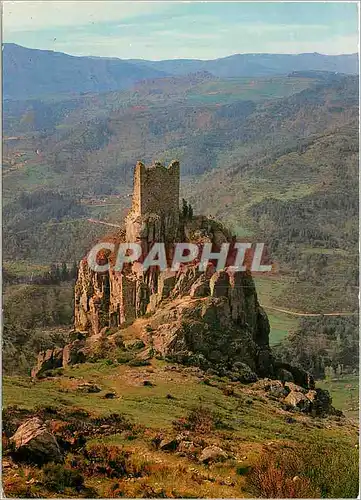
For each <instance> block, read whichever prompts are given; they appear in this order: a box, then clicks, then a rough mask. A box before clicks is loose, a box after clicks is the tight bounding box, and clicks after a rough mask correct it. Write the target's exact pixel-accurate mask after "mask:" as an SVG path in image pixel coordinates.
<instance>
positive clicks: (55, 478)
mask: <svg viewBox="0 0 361 500" xmlns="http://www.w3.org/2000/svg"><path fill="white" fill-rule="evenodd" d="M43 483H44V485H45V486H46V487H47V488H48V489H49V490H51V491H56V492H58V493H63V492H64V490H65V488H75V489H76V491H81V490H82V489H83V487H84V477H83V476H82V474H81V473H80V472H78V471H75V470H72V469H67V468H66V467H64V466H62V465H56V464H48V465H46V466H45V467H44V468H43Z"/></svg>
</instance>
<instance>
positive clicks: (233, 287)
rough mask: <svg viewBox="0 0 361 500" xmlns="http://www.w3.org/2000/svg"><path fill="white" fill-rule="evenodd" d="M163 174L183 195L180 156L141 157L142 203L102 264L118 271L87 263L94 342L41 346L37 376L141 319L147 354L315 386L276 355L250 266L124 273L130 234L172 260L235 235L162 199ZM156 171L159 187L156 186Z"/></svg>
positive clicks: (88, 323) (80, 306)
mask: <svg viewBox="0 0 361 500" xmlns="http://www.w3.org/2000/svg"><path fill="white" fill-rule="evenodd" d="M162 169H163V170H162ZM172 169H173V170H172ZM174 169H175V170H174ZM163 171H164V172H163ZM162 173H164V176H165V178H166V182H167V183H169V180H170V179H171V182H172V187H171V192H172V193H173V196H175V195H176V194H177V193H179V165H178V163H177V162H173V163H172V164H171V165H170V166H169V167H167V168H166V167H163V166H161V165H160V164H155V165H154V166H152V167H144V165H143V164H140V163H138V164H137V167H136V170H135V179H134V195H133V205H132V209H131V211H130V213H129V214H128V216H127V218H126V219H125V227H124V230H123V231H120V232H119V233H118V234H115V235H112V236H111V237H110V238H106V239H105V241H107V242H111V243H113V245H114V247H113V250H111V251H110V250H108V251H104V252H103V253H101V255H100V256H98V261H99V262H100V263H109V269H108V270H107V271H106V272H102V273H99V272H96V271H94V270H92V269H91V268H90V267H89V265H88V262H87V259H86V258H84V259H83V260H82V261H81V263H80V266H79V274H78V279H77V282H76V286H75V331H76V332H81V333H82V335H83V336H84V337H85V339H83V340H79V339H78V340H75V341H74V342H73V343H72V344H70V345H68V346H66V348H64V350H60V349H57V350H54V351H49V352H47V353H40V355H39V359H38V366H37V367H36V368H35V369H34V371H33V375H36V374H39V373H41V372H44V370H47V369H49V368H51V365H52V362H53V361H54V363H53V365H54V366H53V367H54V368H55V367H60V366H64V365H66V364H69V363H72V362H81V361H82V360H84V359H86V356H87V352H89V351H91V349H92V347H91V346H92V345H94V343H96V342H97V341H98V340H101V339H102V338H104V337H105V336H107V337H108V338H111V337H112V335H113V337H114V335H115V336H117V335H118V336H119V335H120V336H121V335H122V332H124V331H126V329H127V327H129V325H131V324H132V323H134V324H138V325H139V327H138V328H137V329H135V330H136V331H137V334H136V337H135V338H138V339H140V340H142V342H144V344H145V351H144V356H147V355H148V356H150V355H152V356H154V355H158V356H163V357H168V358H173V359H174V360H176V361H179V362H182V363H188V364H196V365H198V366H201V367H202V368H204V369H215V370H218V371H219V372H221V373H225V374H227V373H228V374H233V375H232V376H233V377H236V378H237V376H238V377H239V380H244V381H254V380H256V379H257V376H263V377H266V376H267V377H277V376H280V374H282V373H283V372H285V371H287V373H288V374H289V376H290V377H291V378H293V379H294V381H295V382H296V383H298V384H300V385H301V386H304V387H309V388H312V387H311V386H312V383H311V384H310V380H309V378H307V375H306V374H305V373H304V372H302V371H300V370H296V369H293V368H292V367H290V366H289V365H287V367H285V366H282V365H280V364H279V363H277V362H276V361H275V360H273V359H272V356H271V352H270V348H269V322H268V319H267V315H266V314H265V312H264V310H263V309H262V308H261V306H260V305H259V302H258V299H257V293H256V289H255V285H254V281H253V279H252V276H251V274H250V272H249V271H244V272H234V271H232V269H231V267H229V265H228V262H227V263H226V265H225V266H224V269H222V270H221V271H216V269H215V266H214V265H212V261H210V262H211V265H209V266H208V267H207V269H206V271H204V272H203V271H200V270H199V269H198V267H197V265H196V263H195V262H194V261H193V262H191V263H189V264H183V265H182V266H181V267H180V269H179V270H178V271H170V270H169V269H167V270H165V271H160V270H159V268H158V267H151V268H149V269H148V270H147V271H145V272H143V271H142V269H141V267H140V265H139V263H137V262H134V263H129V264H127V265H126V266H125V267H124V268H123V270H122V271H121V272H119V271H117V270H115V268H114V264H115V261H116V254H117V249H118V246H119V244H120V243H123V242H126V241H129V239H131V240H132V241H136V242H138V243H141V245H142V247H143V249H145V250H149V248H150V247H151V245H152V244H153V243H154V242H164V243H165V245H166V252H167V258H170V257H171V255H172V248H173V244H174V242H177V241H181V242H189V243H194V244H196V245H198V246H202V245H204V243H210V244H212V249H213V251H216V250H217V249H219V248H220V246H221V244H222V243H225V242H228V243H230V245H233V244H234V242H235V240H234V238H232V235H231V233H230V232H229V231H228V230H227V229H226V228H224V227H223V226H222V224H220V223H219V222H217V221H215V220H213V219H209V218H206V217H203V216H194V215H193V213H192V209H191V208H190V207H189V206H187V204H185V205H184V206H183V210H182V211H179V208H177V210H178V211H177V214H176V213H175V206H177V207H178V202H177V205H175V203H174V201H173V202H172V204H171V209H170V211H171V214H168V213H167V210H166V207H165V205H164V204H163V203H162V202H161V201H160V200H161V195H162V189H166V187H167V184H166V185H165V186H162V185H161V183H162V181H161V179H162ZM153 178H154V179H155V181H156V192H152V189H150V186H149V182H151V181H152V179H153ZM177 183H178V184H177ZM153 197H154V198H156V199H153ZM149 210H153V212H150V211H149ZM246 255H247V254H246ZM246 259H247V257H246ZM145 319H146V321H145ZM109 334H112V335H110V337H109Z"/></svg>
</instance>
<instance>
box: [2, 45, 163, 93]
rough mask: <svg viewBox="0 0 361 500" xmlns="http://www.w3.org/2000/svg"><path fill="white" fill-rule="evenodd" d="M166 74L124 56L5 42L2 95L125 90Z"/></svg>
mask: <svg viewBox="0 0 361 500" xmlns="http://www.w3.org/2000/svg"><path fill="white" fill-rule="evenodd" d="M163 76H166V73H164V72H162V71H160V70H157V69H153V68H148V67H146V66H144V65H137V64H135V63H131V62H128V61H122V60H121V59H109V58H100V57H99V58H94V57H75V56H70V55H68V54H63V53H61V52H54V51H51V50H38V49H27V48H25V47H21V46H20V45H16V44H13V43H6V44H4V45H3V96H4V98H5V99H7V98H9V99H26V98H30V97H40V96H43V95H49V94H51V95H55V94H59V93H61V94H63V93H64V94H68V93H74V94H79V93H81V92H107V91H112V90H120V89H125V88H128V87H130V86H132V85H133V84H134V83H135V82H137V81H139V80H144V79H148V78H160V77H163Z"/></svg>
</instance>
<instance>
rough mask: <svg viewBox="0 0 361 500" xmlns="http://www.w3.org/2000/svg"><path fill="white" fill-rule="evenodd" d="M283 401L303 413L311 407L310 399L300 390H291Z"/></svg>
mask: <svg viewBox="0 0 361 500" xmlns="http://www.w3.org/2000/svg"><path fill="white" fill-rule="evenodd" d="M284 403H285V404H286V405H288V406H291V407H293V408H294V409H298V410H300V411H302V412H305V413H306V412H308V411H309V410H310V408H311V402H310V400H309V399H308V398H306V396H305V395H304V394H303V393H302V392H296V391H291V392H290V393H289V394H288V395H287V396H286V397H285V399H284Z"/></svg>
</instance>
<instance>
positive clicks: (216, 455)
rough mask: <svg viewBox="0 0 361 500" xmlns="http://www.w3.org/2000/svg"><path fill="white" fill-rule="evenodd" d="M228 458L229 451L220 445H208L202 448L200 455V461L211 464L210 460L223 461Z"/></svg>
mask: <svg viewBox="0 0 361 500" xmlns="http://www.w3.org/2000/svg"><path fill="white" fill-rule="evenodd" d="M227 458H228V453H226V452H225V451H224V450H222V448H219V446H207V448H204V449H203V450H202V453H201V454H200V456H199V461H200V462H203V463H204V464H209V463H210V462H222V461H223V460H226V459H227Z"/></svg>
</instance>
